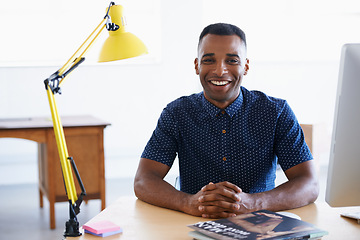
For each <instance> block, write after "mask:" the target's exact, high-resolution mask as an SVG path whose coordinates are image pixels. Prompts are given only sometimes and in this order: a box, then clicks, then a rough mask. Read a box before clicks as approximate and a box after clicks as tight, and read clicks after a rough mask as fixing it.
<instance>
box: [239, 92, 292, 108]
mask: <svg viewBox="0 0 360 240" xmlns="http://www.w3.org/2000/svg"><path fill="white" fill-rule="evenodd" d="M241 91H242V94H243V97H244V101H245V103H246V104H247V105H249V106H252V107H253V106H258V107H264V108H268V107H271V106H272V107H275V108H283V107H284V105H286V104H287V102H286V100H285V99H282V98H277V97H272V96H269V95H267V94H266V93H264V92H262V91H259V90H247V89H246V88H244V87H242V88H241Z"/></svg>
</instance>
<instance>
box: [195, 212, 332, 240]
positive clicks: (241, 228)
mask: <svg viewBox="0 0 360 240" xmlns="http://www.w3.org/2000/svg"><path fill="white" fill-rule="evenodd" d="M188 227H190V228H192V229H193V230H195V231H192V232H190V233H189V235H190V236H192V237H193V238H195V239H201V240H209V239H221V240H232V239H256V240H261V239H320V238H321V237H322V236H324V235H327V234H328V232H327V231H324V230H321V229H319V228H317V227H315V226H314V225H312V224H310V223H307V222H304V221H301V220H298V219H295V218H291V217H287V216H283V215H280V214H278V213H274V212H271V211H267V210H260V211H256V212H252V213H246V214H241V215H238V216H236V217H230V218H224V219H218V220H214V221H206V222H198V223H195V224H192V225H188Z"/></svg>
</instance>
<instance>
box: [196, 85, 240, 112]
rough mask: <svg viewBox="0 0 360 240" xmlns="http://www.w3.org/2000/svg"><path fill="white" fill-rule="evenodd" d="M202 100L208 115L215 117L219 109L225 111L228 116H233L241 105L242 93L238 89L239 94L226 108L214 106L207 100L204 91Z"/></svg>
mask: <svg viewBox="0 0 360 240" xmlns="http://www.w3.org/2000/svg"><path fill="white" fill-rule="evenodd" d="M201 100H202V102H203V105H204V108H205V110H206V112H208V113H209V114H210V116H212V117H215V116H216V115H217V114H218V113H219V112H221V111H223V110H224V111H225V112H226V113H227V114H228V115H229V116H230V117H233V116H234V115H235V113H237V112H238V111H239V110H240V108H241V105H242V102H243V94H242V91H241V89H240V94H239V96H238V97H237V98H236V99H235V101H234V102H233V103H232V104H230V105H229V106H228V107H227V108H225V109H220V108H218V107H216V106H215V105H213V104H212V103H211V102H209V101H208V100H207V99H206V98H205V96H204V93H202V99H201Z"/></svg>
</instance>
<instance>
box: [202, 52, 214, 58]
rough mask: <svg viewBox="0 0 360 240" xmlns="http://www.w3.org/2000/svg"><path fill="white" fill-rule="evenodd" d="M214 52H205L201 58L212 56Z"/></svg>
mask: <svg viewBox="0 0 360 240" xmlns="http://www.w3.org/2000/svg"><path fill="white" fill-rule="evenodd" d="M214 55H215V53H205V54H204V55H203V56H202V57H201V58H204V57H212V56H214Z"/></svg>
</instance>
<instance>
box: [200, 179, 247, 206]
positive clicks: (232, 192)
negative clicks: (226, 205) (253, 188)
mask: <svg viewBox="0 0 360 240" xmlns="http://www.w3.org/2000/svg"><path fill="white" fill-rule="evenodd" d="M201 191H202V192H203V193H204V195H203V197H202V198H201V199H199V201H200V202H208V201H235V202H237V201H240V198H239V196H238V194H239V193H241V192H242V190H241V189H240V188H239V187H238V186H236V185H234V184H232V183H229V182H221V183H216V184H214V183H209V184H208V185H206V186H204V187H203V188H202V189H201Z"/></svg>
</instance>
